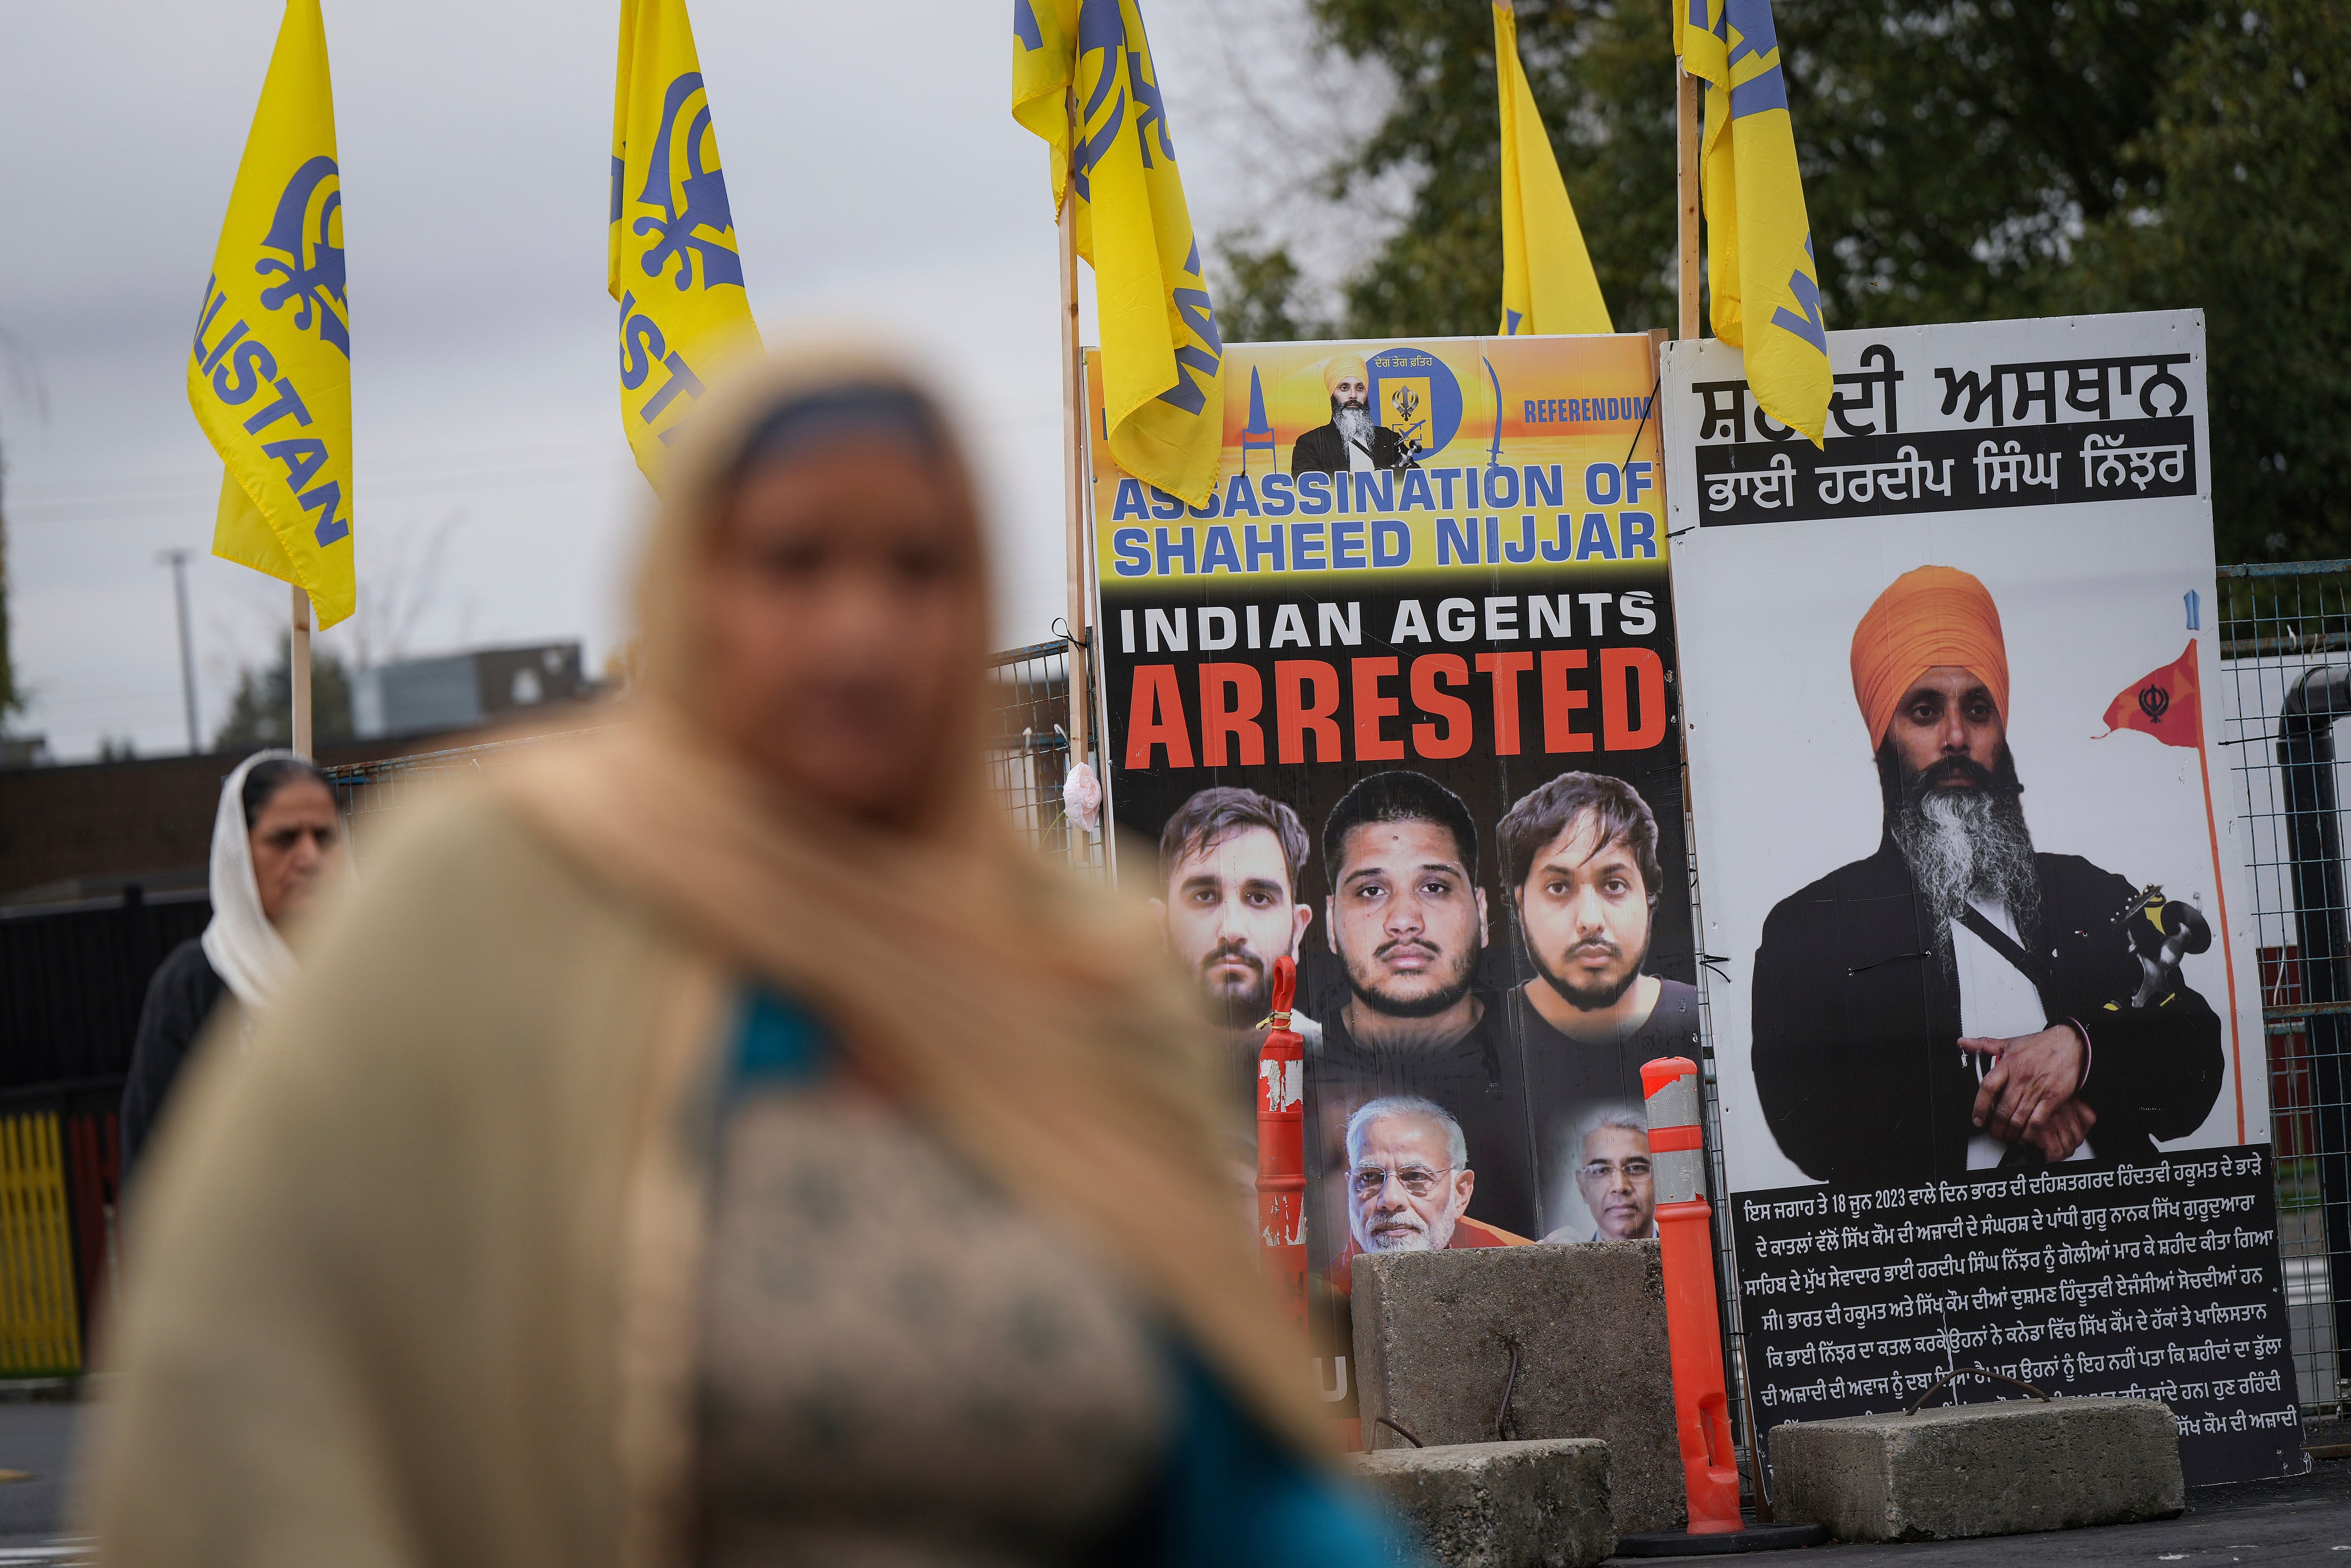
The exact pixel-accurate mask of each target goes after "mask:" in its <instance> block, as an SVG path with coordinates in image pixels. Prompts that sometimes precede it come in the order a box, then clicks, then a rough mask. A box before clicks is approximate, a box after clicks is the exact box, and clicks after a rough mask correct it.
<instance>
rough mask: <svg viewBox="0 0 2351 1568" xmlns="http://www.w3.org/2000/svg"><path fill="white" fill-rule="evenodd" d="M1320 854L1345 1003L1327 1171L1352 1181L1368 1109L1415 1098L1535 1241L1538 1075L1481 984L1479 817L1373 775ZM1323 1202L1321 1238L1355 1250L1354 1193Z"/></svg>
mask: <svg viewBox="0 0 2351 1568" xmlns="http://www.w3.org/2000/svg"><path fill="white" fill-rule="evenodd" d="M1322 869H1323V875H1324V882H1325V885H1326V886H1328V888H1329V889H1330V894H1329V898H1328V901H1327V902H1326V904H1325V905H1324V916H1323V934H1324V939H1325V940H1326V941H1327V942H1328V943H1329V945H1330V948H1331V951H1332V954H1333V956H1336V957H1337V959H1338V960H1339V965H1338V967H1339V968H1340V969H1341V970H1342V971H1343V975H1344V978H1345V983H1346V997H1347V1000H1346V1001H1345V1003H1344V1004H1343V1006H1341V1007H1339V1008H1338V1009H1335V1010H1332V1011H1328V1012H1326V1013H1325V1015H1324V1018H1323V1020H1322V1052H1321V1054H1320V1056H1319V1057H1318V1058H1317V1059H1316V1060H1315V1061H1314V1063H1313V1065H1312V1066H1311V1068H1310V1069H1309V1071H1308V1072H1307V1115H1308V1117H1309V1125H1310V1134H1309V1135H1310V1137H1311V1138H1312V1139H1314V1140H1315V1144H1314V1145H1313V1146H1314V1147H1315V1148H1316V1149H1317V1151H1318V1153H1319V1168H1320V1169H1321V1170H1322V1171H1323V1172H1325V1173H1330V1174H1331V1175H1332V1176H1338V1175H1343V1173H1344V1171H1345V1169H1346V1166H1347V1153H1346V1149H1345V1145H1344V1142H1343V1136H1344V1132H1345V1128H1346V1124H1347V1121H1348V1118H1349V1117H1351V1116H1352V1115H1353V1114H1354V1113H1355V1112H1356V1111H1358V1110H1359V1109H1361V1108H1362V1107H1363V1106H1364V1105H1365V1104H1367V1103H1370V1102H1372V1101H1374V1100H1376V1099H1380V1098H1383V1097H1386V1096H1394V1095H1399V1094H1409V1095H1418V1096H1420V1097H1422V1098H1424V1099H1426V1100H1429V1101H1432V1102H1434V1103H1437V1104H1438V1105H1441V1106H1443V1107H1444V1108H1445V1110H1446V1112H1447V1113H1448V1114H1450V1115H1451V1116H1453V1117H1454V1118H1455V1119H1456V1120H1457V1121H1458V1123H1459V1124H1461V1127H1462V1130H1463V1132H1464V1134H1466V1135H1467V1137H1468V1140H1469V1145H1470V1146H1471V1147H1472V1148H1475V1149H1477V1150H1478V1151H1479V1164H1478V1194H1479V1203H1478V1207H1479V1217H1480V1218H1483V1219H1486V1220H1487V1221H1489V1223H1491V1224H1494V1225H1497V1226H1499V1227H1501V1228H1503V1229H1505V1230H1510V1231H1513V1232H1516V1233H1518V1234H1520V1235H1532V1234H1535V1233H1536V1232H1535V1229H1534V1224H1535V1203H1534V1176H1533V1166H1534V1160H1533V1154H1532V1149H1531V1138H1530V1137H1529V1135H1528V1125H1529V1124H1528V1120H1527V1115H1526V1097H1525V1075H1524V1073H1523V1072H1522V1071H1520V1064H1519V1057H1518V1048H1517V1045H1516V1043H1515V1042H1514V1041H1513V1040H1511V1039H1510V1030H1509V1027H1508V1021H1507V1019H1506V1018H1505V1016H1504V1014H1505V1009H1504V1008H1503V1007H1502V1005H1501V1002H1502V998H1499V997H1498V996H1493V995H1489V994H1488V993H1486V992H1485V991H1483V990H1481V989H1480V988H1479V984H1478V980H1479V965H1480V963H1481V961H1482V960H1483V959H1484V957H1485V954H1486V941H1487V909H1486V890H1485V889H1484V888H1483V887H1481V886H1479V883H1478V828H1477V824H1476V823H1475V822H1474V821H1472V820H1471V818H1470V815H1469V808H1468V806H1467V805H1466V804H1464V803H1463V801H1462V800H1461V797H1459V796H1458V795H1456V794H1455V793H1454V792H1453V791H1452V790H1450V789H1447V788H1445V786H1444V785H1442V784H1439V783H1438V782H1437V780H1436V779H1431V778H1430V777H1428V776H1427V775H1426V774H1425V773H1416V772H1413V771H1411V770H1409V769H1406V768H1397V769H1395V770H1393V771H1390V772H1385V773H1374V774H1372V775H1371V776H1369V777H1368V778H1365V779H1359V780H1358V781H1357V782H1356V783H1355V785H1354V786H1353V788H1352V789H1349V790H1348V791H1347V792H1346V793H1345V794H1344V795H1343V796H1341V797H1340V799H1339V801H1338V803H1337V804H1336V805H1334V806H1333V807H1332V809H1331V814H1330V815H1329V816H1328V817H1327V818H1325V819H1324V821H1323V824H1322ZM1318 1202H1319V1204H1320V1205H1321V1207H1318V1209H1317V1211H1316V1214H1315V1218H1317V1219H1319V1220H1321V1221H1322V1234H1324V1235H1326V1236H1343V1235H1345V1234H1346V1231H1347V1224H1348V1221H1347V1218H1346V1215H1347V1210H1346V1208H1345V1207H1344V1194H1343V1191H1341V1190H1339V1189H1338V1188H1335V1187H1333V1188H1331V1189H1330V1190H1328V1191H1326V1192H1324V1193H1323V1194H1322V1197H1321V1198H1320V1199H1318ZM1310 1228H1311V1227H1310Z"/></svg>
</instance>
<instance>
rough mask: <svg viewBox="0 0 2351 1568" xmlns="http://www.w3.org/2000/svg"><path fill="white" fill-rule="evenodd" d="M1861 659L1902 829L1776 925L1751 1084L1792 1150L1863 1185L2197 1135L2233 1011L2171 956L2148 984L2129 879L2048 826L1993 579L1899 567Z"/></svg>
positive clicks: (1863, 635) (1795, 901) (1886, 789)
mask: <svg viewBox="0 0 2351 1568" xmlns="http://www.w3.org/2000/svg"><path fill="white" fill-rule="evenodd" d="M1852 664H1853V690H1854V697H1855V701H1856V702H1857V703H1858V704H1859V706H1860V708H1861V713H1862V717H1863V720H1864V722H1865V725H1866V726H1867V730H1868V735H1869V740H1870V745H1871V747H1873V749H1874V751H1875V753H1876V768H1877V774H1878V782H1879V789H1880V795H1881V799H1882V800H1883V803H1884V810H1885V820H1884V830H1883V833H1882V836H1881V838H1880V840H1879V843H1878V847H1877V851H1876V853H1874V854H1872V855H1870V856H1869V857H1868V858H1866V859H1865V860H1860V861H1855V862H1853V863H1851V864H1849V865H1845V866H1843V867H1840V868H1839V869H1837V870H1835V871H1833V872H1831V873H1829V874H1828V875H1826V876H1824V877H1823V878H1821V879H1820V880H1819V881H1817V882H1815V883H1813V884H1812V885H1810V886H1809V887H1806V888H1804V889H1802V891H1800V892H1797V893H1795V894H1791V895H1790V896H1789V897H1787V898H1785V899H1782V901H1781V902H1780V903H1779V904H1777V905H1776V906H1775V907H1774V908H1773V909H1772V911H1771V916H1770V917H1769V919H1767V920H1766V921H1765V922H1764V925H1763V936H1762V943H1761V947H1760V948H1759V949H1758V951H1757V952H1756V955H1755V972H1754V974H1755V977H1754V992H1753V995H1754V1001H1753V1006H1754V1015H1753V1016H1754V1059H1753V1060H1754V1072H1755V1086H1756V1092H1757V1095H1758V1098H1759V1099H1760V1100H1761V1104H1762V1108H1763V1113H1764V1117H1765V1119H1766V1121H1767V1122H1768V1123H1769V1124H1770V1126H1771V1134H1772V1136H1773V1137H1774V1138H1775V1139H1776V1140H1777V1141H1778V1143H1779V1145H1780V1149H1781V1152H1782V1154H1784V1155H1787V1156H1788V1158H1789V1159H1791V1160H1792V1161H1794V1162H1795V1164H1796V1165H1798V1166H1801V1167H1802V1169H1803V1171H1804V1172H1805V1174H1807V1175H1808V1176H1812V1177H1813V1178H1814V1179H1816V1180H1823V1181H1834V1182H1838V1183H1840V1184H1848V1185H1856V1186H1867V1185H1872V1184H1879V1183H1892V1182H1897V1181H1910V1180H1917V1179H1923V1178H1927V1177H1932V1176H1956V1175H1959V1174H1963V1173H1965V1172H1967V1171H1969V1170H1979V1169H1985V1168H1991V1167H2006V1166H2025V1165H2037V1164H2041V1163H2043V1162H2049V1161H2058V1160H2064V1159H2067V1158H2070V1157H2074V1156H2077V1155H2083V1154H2085V1153H2086V1154H2088V1155H2095V1156H2097V1157H2101V1158H2115V1157H2125V1156H2127V1157H2147V1156H2149V1155H2152V1154H2153V1153H2154V1152H2155V1145H2156V1143H2157V1142H2158V1140H2166V1139H2173V1138H2181V1137H2185V1136H2187V1135H2189V1134H2191V1133H2193V1132H2194V1131H2195V1130H2196V1129H2197V1127H2198V1126H2199V1125H2200V1124H2202V1122H2203V1120H2204V1118H2205V1115H2206V1114H2207V1113H2209V1112H2210V1110H2211V1108H2212V1104H2213V1102H2214V1100H2215V1099H2216V1098H2217V1097H2218V1095H2219V1093H2220V1082H2221V1078H2222V1073H2223V1068H2224V1058H2223V1056H2222V1052H2221V1048H2220V1019H2219V1018H2218V1017H2216V1016H2215V1015H2214V1013H2213V1011H2212V1009H2211V1008H2210V1006H2209V1005H2208V1004H2207V1003H2206V1001H2205V999H2204V998H2202V997H2201V996H2199V995H2198V994H2197V993H2196V991H2195V990H2193V989H2192V988H2189V986H2188V985H2187V984H2186V982H2185V981H2184V980H2183V979H2182V978H2181V977H2180V976H2179V972H2178V971H2177V970H2176V969H2175V970H2172V971H2170V972H2169V973H2168V976H2167V977H2165V982H2164V984H2163V985H2161V986H2159V987H2153V986H2150V987H2142V984H2141V981H2142V971H2141V970H2140V968H2139V967H2138V965H2137V962H2136V960H2135V959H2134V958H2133V957H2132V956H2131V947H2130V943H2129V939H2128V937H2127V936H2126V934H2125V930H2124V925H2123V923H2124V921H2125V920H2126V918H2127V917H2128V916H2129V914H2130V912H2131V910H2132V909H2133V907H2134V900H2135V899H2136V897H2137V894H2138V891H2139V890H2138V888H2137V885H2136V884H2135V883H2132V882H2130V881H2129V880H2127V879H2126V878H2125V877H2123V876H2120V875H2117V874H2116V873H2113V872H2109V871H2105V870H2102V869H2100V868H2099V867H2097V866H2095V865H2093V864H2091V863H2090V862H2088V861H2086V860H2084V859H2082V858H2081V857H2079V856H2076V855H2067V854H2053V853H2049V852H2044V851H2043V850H2042V849H2041V848H2040V847H2039V846H2038V845H2036V844H2035V843H2034V841H2033V838H2032V831H2031V829H2030V828H2029V827H2028V826H2027V824H2026V821H2025V815H2024V809H2023V792H2024V786H2023V783H2022V780H2021V779H2020V778H2019V776H2018V770H2017V761H2016V758H2015V757H2014V755H2013V754H2012V753H2011V751H2010V749H2009V745H2008V728H2009V716H2010V701H2011V685H2010V680H2009V668H2008V650H2007V644H2006V642H2005V640H2004V637H2003V634H2002V632H2001V621H2000V611H1999V609H1998V607H1997V606H1996V605H1995V604H1994V603H1993V602H1992V598H1991V593H1990V592H1989V591H1986V589H1985V588H1984V585H1983V584H1982V583H1981V582H1980V581H1979V580H1977V579H1975V578H1974V577H1972V576H1970V575H1969V574H1968V573H1966V572H1963V571H1959V570H1955V569H1953V568H1950V567H1943V566H1927V567H1920V568H1918V569H1917V570H1915V571H1910V572H1907V573H1905V574H1904V575H1903V576H1901V577H1899V578H1897V579H1896V580H1895V581H1894V583H1893V584H1892V586H1890V587H1888V588H1887V589H1886V591H1885V592H1884V593H1882V594H1880V595H1879V596H1878V598H1877V600H1876V602H1875V603H1873V604H1872V605H1871V606H1870V607H1869V610H1868V612H1867V613H1866V614H1865V615H1864V616H1863V617H1862V619H1861V622H1860V624H1859V625H1858V626H1857V627H1856V628H1855V632H1854V636H1853V648H1852ZM2141 993H2146V994H2141Z"/></svg>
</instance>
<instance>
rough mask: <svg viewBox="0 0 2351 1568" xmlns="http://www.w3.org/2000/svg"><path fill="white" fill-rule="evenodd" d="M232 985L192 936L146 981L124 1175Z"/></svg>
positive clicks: (126, 1096) (125, 1095)
mask: <svg viewBox="0 0 2351 1568" xmlns="http://www.w3.org/2000/svg"><path fill="white" fill-rule="evenodd" d="M227 989H228V984H227V982H226V981H225V980H223V979H222V978H221V977H220V976H219V975H218V974H216V973H215V972H214V969H213V966H212V960H211V959H209V958H206V957H205V956H204V943H203V941H202V940H201V939H199V938H197V937H193V936H191V937H190V938H188V940H186V941H185V942H183V943H181V944H180V945H179V946H176V947H174V948H172V951H171V952H170V953H169V954H167V955H166V956H164V959H163V962H162V964H160V965H159V966H157V967H156V970H155V974H154V977H152V979H150V980H149V981H148V982H147V1000H146V1002H145V1004H144V1005H143V1006H141V1008H140V1009H139V1031H138V1033H136V1034H135V1035H133V1036H132V1037H131V1072H130V1076H129V1077H128V1078H127V1079H125V1080H124V1082H123V1085H122V1109H121V1118H122V1176H123V1178H124V1179H126V1180H127V1179H129V1177H130V1175H131V1166H134V1165H136V1164H138V1162H139V1156H140V1154H141V1152H142V1151H143V1150H144V1149H145V1148H146V1147H147V1140H148V1138H149V1136H150V1135H152V1134H153V1132H154V1130H155V1123H156V1120H157V1118H158V1117H160V1116H161V1115H162V1112H163V1102H164V1101H165V1099H167V1098H168V1097H169V1096H170V1094H171V1092H172V1084H173V1083H174V1082H177V1081H178V1079H179V1076H180V1069H181V1067H182V1066H183V1065H184V1064H185V1063H186V1061H187V1059H188V1051H189V1048H190V1047H192V1046H193V1045H194V1044H195V1043H196V1037H197V1036H198V1035H199V1034H202V1033H203V1032H204V1021H205V1020H206V1019H209V1018H211V1017H212V1014H213V1009H214V1008H215V1007H217V1006H218V1005H219V1004H220V999H221V996H222V994H223V993H224V992H225V991H226V990H227Z"/></svg>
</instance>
